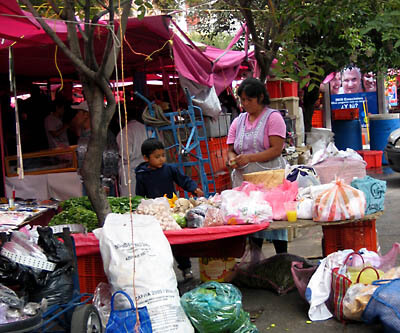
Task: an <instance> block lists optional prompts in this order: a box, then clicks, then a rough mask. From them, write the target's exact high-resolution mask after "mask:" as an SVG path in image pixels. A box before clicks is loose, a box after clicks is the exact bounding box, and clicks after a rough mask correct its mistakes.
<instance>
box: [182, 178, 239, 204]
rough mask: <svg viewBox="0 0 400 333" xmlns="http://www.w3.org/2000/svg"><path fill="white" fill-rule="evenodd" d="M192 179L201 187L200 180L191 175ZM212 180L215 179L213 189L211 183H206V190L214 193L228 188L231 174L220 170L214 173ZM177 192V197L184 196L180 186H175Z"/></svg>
mask: <svg viewBox="0 0 400 333" xmlns="http://www.w3.org/2000/svg"><path fill="white" fill-rule="evenodd" d="M207 177H208V178H210V177H211V176H210V175H207ZM192 179H193V180H194V181H195V182H196V183H197V184H198V185H199V186H200V187H201V184H200V180H199V178H198V177H192ZM214 180H215V187H216V188H215V189H214V186H213V185H212V184H209V185H208V190H209V191H210V192H216V193H221V192H222V191H224V190H227V189H230V188H232V187H231V176H230V173H229V171H220V172H217V173H216V174H214ZM177 192H178V194H179V197H181V198H183V197H184V196H185V192H184V191H183V189H182V188H180V187H179V186H177Z"/></svg>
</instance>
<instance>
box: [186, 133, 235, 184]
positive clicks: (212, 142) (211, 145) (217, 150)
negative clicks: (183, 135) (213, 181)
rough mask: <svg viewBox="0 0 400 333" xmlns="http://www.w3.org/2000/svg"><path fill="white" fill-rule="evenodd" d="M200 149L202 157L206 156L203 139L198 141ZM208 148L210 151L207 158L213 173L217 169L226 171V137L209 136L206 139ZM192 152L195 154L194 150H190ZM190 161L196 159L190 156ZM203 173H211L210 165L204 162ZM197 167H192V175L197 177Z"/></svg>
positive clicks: (217, 170)
mask: <svg viewBox="0 0 400 333" xmlns="http://www.w3.org/2000/svg"><path fill="white" fill-rule="evenodd" d="M200 149H201V152H202V154H203V158H205V157H207V149H206V145H205V142H204V141H201V142H200ZM208 150H209V152H210V154H209V158H210V161H211V166H212V170H213V172H214V173H217V172H219V171H227V170H228V168H227V166H226V161H227V159H228V145H227V143H226V137H220V138H210V139H209V140H208ZM192 154H194V155H196V151H194V150H193V151H192ZM190 159H191V160H192V161H196V158H195V157H193V156H191V157H190ZM204 170H205V173H207V174H209V173H211V169H210V165H209V164H208V163H205V164H204ZM197 176H198V171H197V168H195V167H192V177H197Z"/></svg>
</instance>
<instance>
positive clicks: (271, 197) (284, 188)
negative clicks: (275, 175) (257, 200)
mask: <svg viewBox="0 0 400 333" xmlns="http://www.w3.org/2000/svg"><path fill="white" fill-rule="evenodd" d="M297 192H298V187H297V182H296V181H295V182H290V181H288V180H284V181H283V184H282V185H279V186H278V187H276V188H274V189H272V190H270V191H268V192H266V193H265V195H264V198H265V200H267V201H268V202H269V204H270V205H271V207H272V213H273V215H274V220H286V210H285V206H284V204H285V202H288V201H295V200H296V197H297Z"/></svg>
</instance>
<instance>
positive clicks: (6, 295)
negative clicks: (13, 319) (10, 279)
mask: <svg viewBox="0 0 400 333" xmlns="http://www.w3.org/2000/svg"><path fill="white" fill-rule="evenodd" d="M0 303H4V304H6V305H7V306H9V307H10V308H16V309H21V308H22V307H23V305H24V302H23V301H22V300H21V299H20V298H19V297H18V296H17V294H16V293H15V291H14V290H11V289H10V288H8V287H6V286H5V285H3V284H1V283H0Z"/></svg>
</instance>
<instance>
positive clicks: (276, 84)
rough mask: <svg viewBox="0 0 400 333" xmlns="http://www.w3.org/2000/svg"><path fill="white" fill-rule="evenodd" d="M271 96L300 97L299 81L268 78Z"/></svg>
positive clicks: (268, 89)
mask: <svg viewBox="0 0 400 333" xmlns="http://www.w3.org/2000/svg"><path fill="white" fill-rule="evenodd" d="M267 91H268V94H269V97H270V98H283V97H298V96H299V95H298V83H297V82H295V81H291V80H268V81H267Z"/></svg>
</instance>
